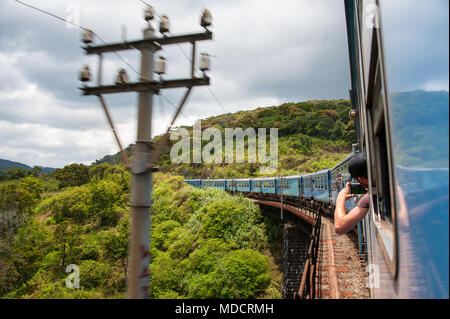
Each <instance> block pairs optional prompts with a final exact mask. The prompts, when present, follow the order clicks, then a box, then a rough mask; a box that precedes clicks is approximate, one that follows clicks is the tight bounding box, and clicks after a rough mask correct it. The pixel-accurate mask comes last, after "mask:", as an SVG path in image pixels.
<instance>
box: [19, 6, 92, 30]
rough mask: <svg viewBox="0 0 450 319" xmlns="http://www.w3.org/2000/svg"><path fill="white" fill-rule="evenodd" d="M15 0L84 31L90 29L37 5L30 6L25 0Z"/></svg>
mask: <svg viewBox="0 0 450 319" xmlns="http://www.w3.org/2000/svg"><path fill="white" fill-rule="evenodd" d="M15 1H16V2H18V3H20V4H22V5H24V6H27V7H29V8H31V9H34V10H37V11H40V12H42V13H45V14H47V15H49V16H52V17H54V18H56V19H59V20H61V21H64V22H66V23H69V24H71V25H73V26H75V27H78V28H80V29H83V30H85V31H90V30H89V29H86V28H84V27H82V26H81V25H78V24H75V23H73V22H70V21H67V20H66V19H63V18H61V17H59V16H57V15H56V14H53V13H50V12H48V11H45V10H43V9H40V8H38V7H35V6H32V5H30V4H28V3H25V2H22V1H19V0H15ZM91 32H92V31H91Z"/></svg>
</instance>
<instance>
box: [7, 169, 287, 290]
mask: <svg viewBox="0 0 450 319" xmlns="http://www.w3.org/2000/svg"><path fill="white" fill-rule="evenodd" d="M73 165H76V164H73ZM75 168H76V169H78V170H81V169H82V168H81V167H80V166H77V167H75V166H73V167H72V168H71V169H70V170H68V171H73V170H74V169H75ZM89 173H90V175H89V178H88V179H87V180H84V181H82V182H79V184H80V185H78V186H76V185H73V186H66V187H63V188H62V189H61V190H60V191H58V192H56V191H50V192H48V191H47V192H46V191H45V189H44V187H43V184H44V183H43V181H42V179H41V177H39V178H36V177H34V176H28V177H25V178H22V179H20V180H18V181H17V182H16V183H15V184H3V185H0V197H1V198H2V201H1V202H0V297H3V298H124V297H125V286H126V285H125V283H126V281H125V280H126V276H127V267H128V262H127V256H128V236H129V207H128V198H129V186H130V174H129V173H128V172H127V171H125V170H123V167H120V166H111V165H107V164H104V165H103V166H102V169H97V168H93V169H91V170H90V171H89ZM59 174H60V175H64V172H62V173H61V172H60V173H59ZM65 178H67V179H69V180H70V179H71V177H70V176H66V177H65ZM78 181H80V180H78ZM75 182H76V181H74V183H75ZM154 182H155V187H154V190H153V206H152V220H153V221H152V228H151V234H152V246H151V260H152V264H151V267H150V271H149V273H150V276H151V278H150V280H151V297H152V298H256V297H266V298H279V297H280V293H279V288H280V281H281V273H280V270H279V268H278V267H277V265H276V264H275V263H274V258H273V256H272V255H271V253H270V250H269V248H270V247H269V246H270V242H271V240H272V238H273V226H271V222H270V220H267V219H264V218H263V217H262V216H261V214H260V212H259V208H258V207H257V206H256V205H254V204H253V203H252V202H251V201H250V200H248V199H246V198H242V197H233V196H230V195H228V194H227V193H225V192H223V191H219V190H213V189H210V190H199V189H195V188H193V187H191V186H189V185H187V184H185V183H184V182H183V178H182V177H173V176H170V175H163V174H160V173H158V174H156V175H155V179H154ZM71 264H75V265H77V266H78V267H79V269H80V288H79V289H69V288H67V287H66V278H67V277H68V273H67V272H66V267H67V266H68V265H71Z"/></svg>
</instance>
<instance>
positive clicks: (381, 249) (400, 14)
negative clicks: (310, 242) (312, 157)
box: [186, 0, 449, 299]
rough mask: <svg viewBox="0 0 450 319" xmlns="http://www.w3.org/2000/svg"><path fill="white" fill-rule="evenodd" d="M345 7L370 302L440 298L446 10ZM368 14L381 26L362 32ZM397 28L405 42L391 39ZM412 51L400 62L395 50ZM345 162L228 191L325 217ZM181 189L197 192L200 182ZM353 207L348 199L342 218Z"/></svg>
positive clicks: (445, 236)
mask: <svg viewBox="0 0 450 319" xmlns="http://www.w3.org/2000/svg"><path fill="white" fill-rule="evenodd" d="M344 4H345V17H346V25H347V40H348V48H349V60H350V75H351V76H350V78H351V91H350V98H351V104H352V109H354V111H355V112H354V114H356V115H355V122H356V133H357V139H358V140H357V148H358V151H362V152H365V153H366V155H367V162H368V180H369V189H368V193H369V195H370V208H369V211H368V213H367V214H366V216H365V217H364V218H363V220H362V221H361V223H360V224H358V226H357V231H358V232H357V233H358V239H359V245H360V250H362V251H365V252H366V253H367V263H368V266H367V268H366V270H367V272H368V273H369V277H368V279H369V289H370V295H371V298H385V299H392V298H444V299H448V298H449V134H448V131H449V120H448V119H449V91H448V83H449V79H448V78H449V76H448V66H449V65H448V47H449V40H448V39H449V31H448V27H445V26H448V15H443V14H436V13H439V12H448V9H449V4H448V2H445V1H443V2H434V6H435V7H434V9H433V10H431V11H430V12H429V16H428V18H427V19H424V18H423V12H422V11H420V10H415V9H414V8H419V7H420V5H421V4H422V2H421V1H418V0H411V1H410V2H408V3H406V2H405V3H403V2H402V3H400V4H398V3H397V2H396V1H383V2H377V5H374V1H368V0H344ZM430 8H432V7H430ZM373 10H377V11H376V14H375V13H374V12H373ZM370 12H372V13H374V14H373V16H374V17H375V18H374V20H373V21H372V22H374V25H376V24H378V25H382V26H381V27H377V26H376V27H368V26H367V23H366V22H367V17H368V16H372V15H370V14H368V13H370ZM380 17H382V18H383V19H381V18H380ZM405 17H407V19H405ZM430 17H432V18H430ZM411 21H414V23H411ZM369 22H370V21H369ZM441 26H444V27H441ZM405 30H407V31H408V32H411V34H412V35H411V36H409V37H408V36H406V37H405V36H399V35H402V34H404V32H405ZM399 41H400V43H399ZM410 47H411V48H412V49H410V50H409V51H408V52H407V55H408V59H405V58H404V55H405V52H404V51H402V50H400V49H399V48H410ZM430 48H432V50H431V49H430ZM430 50H431V51H432V52H433V54H429V55H419V54H416V52H428V51H430ZM432 71H433V72H434V73H433V72H432ZM439 83H441V84H442V85H439ZM353 156H354V153H352V154H349V155H348V156H347V157H345V158H344V159H343V160H342V161H341V162H339V163H338V164H337V165H336V166H334V167H332V168H331V169H325V170H322V171H319V172H315V173H312V174H305V175H293V176H283V177H270V178H255V179H248V181H249V187H247V186H245V187H240V186H237V187H236V188H235V191H242V192H246V193H249V194H253V195H255V196H259V195H260V194H264V195H267V196H269V197H270V196H279V195H281V194H283V196H288V197H290V198H293V199H298V200H299V201H300V202H302V201H303V202H304V203H305V204H306V205H309V204H310V203H311V205H313V208H319V209H322V211H321V212H323V213H328V214H330V216H332V213H333V211H334V204H335V202H336V198H337V195H338V193H339V191H340V190H342V188H343V187H344V186H345V184H346V182H349V181H351V179H350V176H349V174H348V162H349V161H350V159H351V158H352V157H353ZM233 181H234V180H227V181H226V183H225V190H229V189H227V187H226V185H230V183H232V182H233ZM186 182H187V183H189V184H191V185H193V186H195V187H204V181H202V182H200V183H199V182H198V181H197V180H190V181H186ZM352 182H354V181H352ZM207 185H208V187H214V186H210V185H214V183H213V184H211V181H208V184H207ZM355 205H356V201H352V200H349V201H347V202H346V206H345V207H346V210H347V211H350V210H351V209H352V208H353V207H355ZM308 207H310V206H308ZM363 245H364V246H363Z"/></svg>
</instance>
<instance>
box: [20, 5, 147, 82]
mask: <svg viewBox="0 0 450 319" xmlns="http://www.w3.org/2000/svg"><path fill="white" fill-rule="evenodd" d="M15 1H16V2H17V3H20V4H22V5H24V6H26V7H28V8H31V9H34V10H37V11H39V12H41V13H44V14H47V15H49V16H51V17H53V18H55V19H58V20H61V21H64V22H66V23H69V24H71V25H73V26H75V27H77V28H79V29H82V30H84V31H87V32H92V34H93V35H94V36H95V37H96V38H97V39H99V40H100V42H102V43H103V44H106V42H105V41H104V40H103V39H102V38H101V37H100V36H99V35H98V34H97V33H95V32H94V31H92V30H89V29H88V28H85V27H83V26H81V25H78V24H76V23H73V22H70V21H68V20H66V19H64V18H62V17H60V16H58V15H56V14H54V13H51V12H48V11H46V10H44V9H41V8H38V7H35V6H32V5H30V4H28V3H25V2H22V1H19V0H15ZM113 53H114V54H115V55H116V56H117V57H118V58H119V59H120V60H122V62H124V63H125V64H126V65H128V67H129V68H130V69H131V70H133V71H134V72H135V73H137V74H138V75H140V73H139V72H138V71H136V69H135V68H134V67H133V66H132V65H131V64H130V63H128V62H127V61H126V60H125V59H124V58H123V57H122V56H121V55H120V54H119V53H117V52H116V51H113Z"/></svg>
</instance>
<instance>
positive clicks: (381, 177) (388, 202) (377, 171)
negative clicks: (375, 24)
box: [365, 30, 397, 277]
mask: <svg viewBox="0 0 450 319" xmlns="http://www.w3.org/2000/svg"><path fill="white" fill-rule="evenodd" d="M379 40H380V33H379V30H377V31H376V32H374V36H373V41H372V53H371V54H372V57H371V65H370V75H369V85H368V97H367V107H366V116H365V119H366V121H367V133H368V134H367V135H368V141H369V145H368V149H367V150H366V152H367V154H368V158H367V161H368V170H369V172H368V175H369V189H370V194H371V195H372V196H371V201H372V203H371V216H372V218H373V220H374V223H375V225H376V229H377V231H376V233H377V239H378V242H379V244H380V247H381V250H382V251H383V254H384V256H385V259H386V261H387V264H388V265H389V269H390V272H391V274H392V275H393V277H395V276H396V275H397V233H396V225H395V205H394V203H395V198H394V196H395V193H394V191H393V184H394V183H393V181H394V179H393V176H392V174H393V173H392V157H391V144H390V127H389V121H388V118H389V108H388V104H387V100H386V86H385V82H384V69H383V62H382V56H381V53H380V52H381V50H379Z"/></svg>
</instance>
